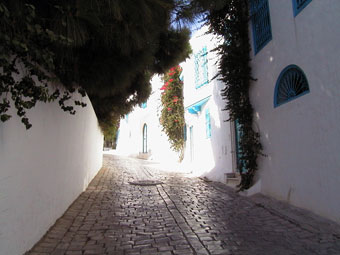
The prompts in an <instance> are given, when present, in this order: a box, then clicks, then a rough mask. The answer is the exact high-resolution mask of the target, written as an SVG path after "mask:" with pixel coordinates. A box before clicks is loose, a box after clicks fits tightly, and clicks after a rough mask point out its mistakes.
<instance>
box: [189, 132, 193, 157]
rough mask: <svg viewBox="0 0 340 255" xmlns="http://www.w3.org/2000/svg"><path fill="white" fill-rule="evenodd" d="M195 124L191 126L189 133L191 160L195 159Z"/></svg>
mask: <svg viewBox="0 0 340 255" xmlns="http://www.w3.org/2000/svg"><path fill="white" fill-rule="evenodd" d="M193 128H194V127H193V126H191V127H190V128H189V135H190V160H191V161H194V131H193Z"/></svg>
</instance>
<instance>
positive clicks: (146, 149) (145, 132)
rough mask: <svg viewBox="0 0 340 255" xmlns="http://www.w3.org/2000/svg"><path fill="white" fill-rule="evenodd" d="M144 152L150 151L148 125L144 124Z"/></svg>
mask: <svg viewBox="0 0 340 255" xmlns="http://www.w3.org/2000/svg"><path fill="white" fill-rule="evenodd" d="M143 153H148V126H147V125H146V124H144V126H143Z"/></svg>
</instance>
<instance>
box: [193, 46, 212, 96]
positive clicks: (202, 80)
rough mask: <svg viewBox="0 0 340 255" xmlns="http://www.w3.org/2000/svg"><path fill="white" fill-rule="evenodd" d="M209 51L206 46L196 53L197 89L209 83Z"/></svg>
mask: <svg viewBox="0 0 340 255" xmlns="http://www.w3.org/2000/svg"><path fill="white" fill-rule="evenodd" d="M207 56H208V52H207V47H206V46H204V47H203V48H202V50H200V51H199V52H198V53H197V54H195V87H196V89H198V88H200V87H202V86H203V85H205V84H208V82H209V81H208V57H207Z"/></svg>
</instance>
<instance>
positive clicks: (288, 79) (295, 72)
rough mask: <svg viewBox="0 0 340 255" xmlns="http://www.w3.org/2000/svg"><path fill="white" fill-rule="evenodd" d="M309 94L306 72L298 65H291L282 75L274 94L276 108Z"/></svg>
mask: <svg viewBox="0 0 340 255" xmlns="http://www.w3.org/2000/svg"><path fill="white" fill-rule="evenodd" d="M308 92H309V85H308V81H307V78H306V76H305V74H304V72H303V71H302V70H301V69H300V67H298V66H296V65H289V66H287V67H286V68H285V69H283V71H282V72H281V73H280V76H279V78H278V79H277V82H276V86H275V92H274V107H278V106H280V105H281V104H284V103H287V102H289V101H291V100H293V99H295V98H297V97H300V96H302V95H305V94H307V93H308Z"/></svg>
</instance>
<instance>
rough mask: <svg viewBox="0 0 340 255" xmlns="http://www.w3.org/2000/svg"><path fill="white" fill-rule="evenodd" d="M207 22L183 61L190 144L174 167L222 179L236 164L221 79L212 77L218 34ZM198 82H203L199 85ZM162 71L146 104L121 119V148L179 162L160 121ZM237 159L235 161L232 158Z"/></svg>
mask: <svg viewBox="0 0 340 255" xmlns="http://www.w3.org/2000/svg"><path fill="white" fill-rule="evenodd" d="M205 32H206V27H203V28H202V29H200V30H199V31H197V32H196V33H194V34H193V36H192V39H191V40H190V44H191V47H192V49H193V54H192V55H191V56H190V58H189V59H188V60H187V61H186V62H184V63H182V64H181V66H182V68H183V72H182V78H183V82H184V107H185V121H186V124H187V125H186V143H185V153H184V159H183V161H182V162H181V166H180V167H179V168H177V169H175V170H179V169H180V170H181V171H185V172H192V173H193V174H195V175H198V176H206V177H208V178H209V179H212V180H216V181H224V178H225V173H230V172H233V171H235V168H233V167H234V166H235V165H236V164H233V160H234V159H233V156H234V154H233V153H232V152H233V148H234V147H235V146H234V144H232V143H231V140H232V137H231V124H230V122H225V120H227V119H228V115H227V113H226V112H225V111H221V109H223V108H224V105H225V102H223V101H222V99H221V95H220V92H221V89H222V88H223V84H221V83H220V82H219V81H218V80H217V79H214V80H212V78H213V77H214V76H215V74H216V72H217V70H216V67H215V64H216V61H217V57H216V55H215V54H213V53H212V52H211V50H212V49H213V48H215V46H216V45H215V43H216V42H217V40H216V38H213V37H212V36H211V35H204V33H205ZM198 83H199V84H198ZM162 85H163V81H162V80H161V79H160V77H159V76H155V77H154V78H153V80H152V88H153V90H152V91H153V92H152V94H151V96H150V98H149V99H148V101H147V103H146V106H145V105H144V107H143V106H142V107H136V108H135V109H134V111H133V112H131V113H130V114H128V115H127V116H125V118H124V119H122V120H121V123H120V129H119V130H120V131H119V136H118V142H117V152H118V153H121V154H125V155H130V156H138V157H141V158H149V159H154V160H156V161H159V162H161V163H164V164H169V165H171V164H173V163H174V162H178V160H179V155H178V153H175V152H174V151H172V150H171V149H170V144H169V142H168V138H167V136H166V134H165V133H164V132H162V131H161V130H162V126H161V125H160V123H159V117H160V111H161V108H160V107H161V102H160V99H161V90H160V88H161V87H162ZM234 161H235V160H234Z"/></svg>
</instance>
